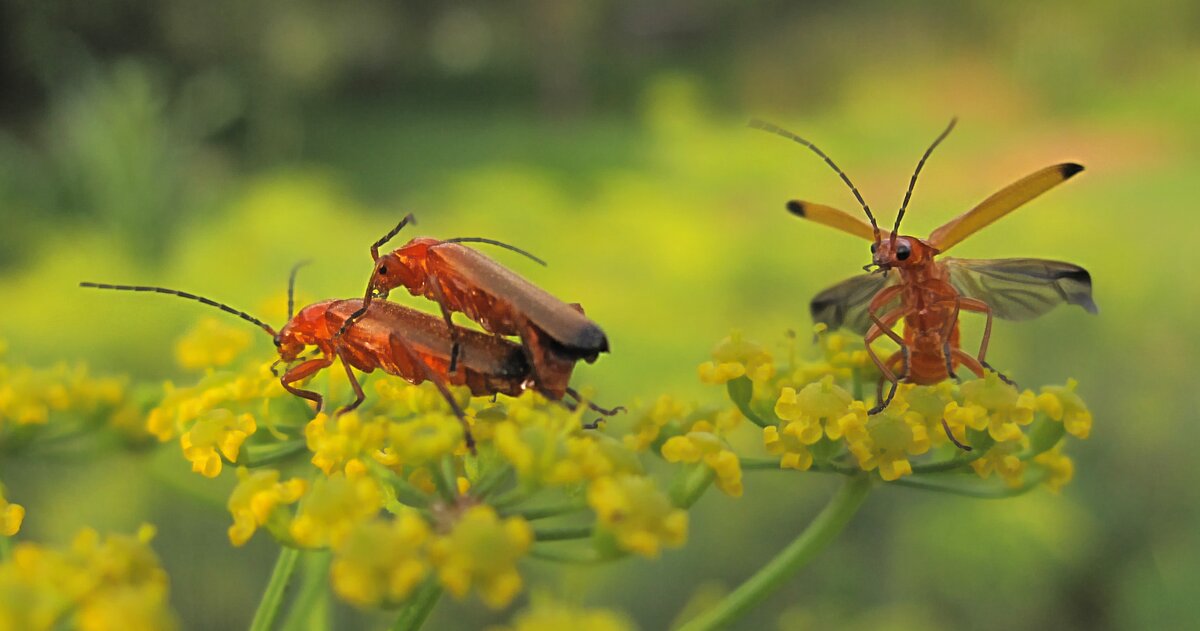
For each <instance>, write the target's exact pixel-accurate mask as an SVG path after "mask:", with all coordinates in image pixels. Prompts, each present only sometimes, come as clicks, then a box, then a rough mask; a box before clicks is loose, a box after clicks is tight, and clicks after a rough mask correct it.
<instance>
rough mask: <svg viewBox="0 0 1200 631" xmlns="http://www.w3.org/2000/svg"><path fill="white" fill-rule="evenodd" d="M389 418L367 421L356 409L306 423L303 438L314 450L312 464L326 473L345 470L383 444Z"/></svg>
mask: <svg viewBox="0 0 1200 631" xmlns="http://www.w3.org/2000/svg"><path fill="white" fill-rule="evenodd" d="M387 426H388V423H387V421H385V420H383V419H370V420H365V421H364V419H363V418H362V417H361V416H360V415H359V414H358V413H357V412H349V413H346V414H342V415H341V416H335V417H330V416H329V415H328V414H325V413H321V414H318V415H317V416H316V417H315V418H313V420H311V421H309V422H308V424H307V425H305V426H304V440H305V442H306V443H307V444H308V450H309V451H311V452H312V454H313V456H312V463H313V464H314V465H315V466H316V467H317V468H318V469H320V470H321V471H324V472H325V475H330V474H332V473H333V472H334V471H339V470H342V469H343V468H344V467H345V466H346V464H347V463H349V462H351V461H352V460H358V459H361V458H363V457H364V456H367V455H369V454H371V453H373V452H375V451H377V450H379V448H380V447H382V446H383V444H384V437H385V435H386V433H387Z"/></svg>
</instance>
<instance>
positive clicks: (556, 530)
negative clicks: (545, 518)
mask: <svg viewBox="0 0 1200 631" xmlns="http://www.w3.org/2000/svg"><path fill="white" fill-rule="evenodd" d="M593 530H594V529H593V528H592V525H591V524H585V525H582V526H544V527H542V528H534V529H533V538H534V539H536V540H538V541H569V540H571V539H587V538H588V537H591V536H592V532H593Z"/></svg>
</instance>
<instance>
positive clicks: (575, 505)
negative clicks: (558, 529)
mask: <svg viewBox="0 0 1200 631" xmlns="http://www.w3.org/2000/svg"><path fill="white" fill-rule="evenodd" d="M585 508H587V504H586V503H584V502H562V503H560V504H544V505H542V506H530V507H529V508H522V509H519V510H515V511H512V514H513V515H516V516H518V517H521V518H523V519H524V520H525V521H535V520H538V519H546V518H548V517H558V516H559V515H566V514H567V513H575V512H578V511H581V510H584V509H585Z"/></svg>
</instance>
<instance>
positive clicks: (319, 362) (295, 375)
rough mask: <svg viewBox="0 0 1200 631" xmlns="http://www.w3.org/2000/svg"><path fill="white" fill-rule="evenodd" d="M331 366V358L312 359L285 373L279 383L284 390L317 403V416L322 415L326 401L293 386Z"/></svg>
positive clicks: (310, 391) (313, 393)
mask: <svg viewBox="0 0 1200 631" xmlns="http://www.w3.org/2000/svg"><path fill="white" fill-rule="evenodd" d="M331 364H333V359H332V358H331V357H318V358H316V359H310V360H308V361H306V362H303V363H301V364H298V365H297V366H295V367H293V368H292V369H290V370H288V371H287V372H286V373H284V375H283V376H282V377H280V378H279V383H280V385H282V386H283V389H284V390H287V391H288V392H291V393H292V394H294V395H296V396H298V397H300V398H302V399H308V400H309V401H312V402H313V403H316V404H317V410H316V411H317V414H320V413H321V408H323V407H324V405H325V399H324V398H322V397H321V395H320V394H317V393H316V392H313V391H312V390H303V389H300V388H297V387H295V386H293V385H292V384H293V383H295V382H297V381H301V380H303V379H306V378H308V377H311V376H313V375H315V374H317V373H318V372H321V370H323V369H325V368H328V367H329V366H330V365H331Z"/></svg>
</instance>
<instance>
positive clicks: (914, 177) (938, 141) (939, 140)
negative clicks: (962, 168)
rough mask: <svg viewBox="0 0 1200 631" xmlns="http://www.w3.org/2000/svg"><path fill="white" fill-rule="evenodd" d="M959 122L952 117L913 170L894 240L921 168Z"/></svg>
mask: <svg viewBox="0 0 1200 631" xmlns="http://www.w3.org/2000/svg"><path fill="white" fill-rule="evenodd" d="M957 123H958V117H957V116H955V117H954V118H951V119H950V124H949V125H946V129H944V130H943V131H942V133H941V134H939V135H938V137H937V138H935V139H934V140H933V144H932V145H929V148H928V149H926V150H925V155H923V156H921V161H920V162H918V163H917V168H916V170H915V171H913V174H912V179H910V180H909V181H908V191H906V192H905V193H904V203H902V204H900V212H899V213H897V214H896V225H895V226H893V227H892V240H893V241H895V240H896V233H897V232H899V230H900V220H901V219H903V218H904V209H906V208H908V200H909V199H910V198H912V192H913V187H914V186H916V185H917V176H918V175H920V174H921V169H922V168H923V167H924V166H925V161H926V160H928V159H929V155H930V154H932V153H933V150H934V149H936V148H937V146H938V145H940V144H942V141H943V140H945V139H946V136H949V135H950V132H951V130H953V129H954V125H956V124H957Z"/></svg>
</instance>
